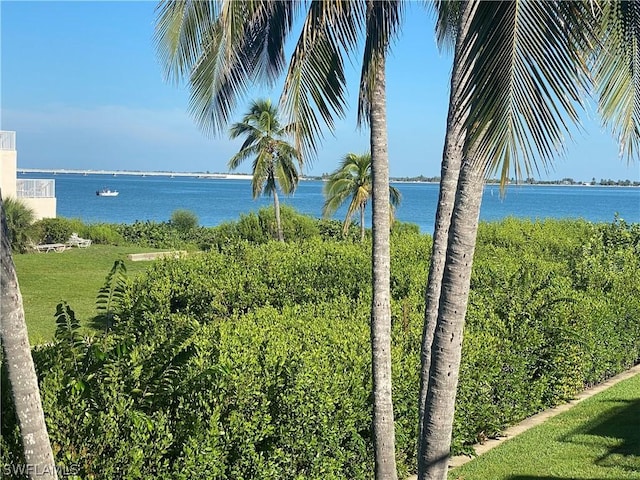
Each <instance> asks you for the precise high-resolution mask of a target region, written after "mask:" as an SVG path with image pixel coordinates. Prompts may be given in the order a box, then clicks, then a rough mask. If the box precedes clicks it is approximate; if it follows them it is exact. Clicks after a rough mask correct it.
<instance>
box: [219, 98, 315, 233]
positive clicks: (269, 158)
mask: <svg viewBox="0 0 640 480" xmlns="http://www.w3.org/2000/svg"><path fill="white" fill-rule="evenodd" d="M290 130H291V127H290V126H286V125H281V124H280V121H279V120H278V110H277V108H276V107H275V106H274V105H272V104H271V101H270V100H257V101H255V102H253V103H252V104H251V105H250V107H249V110H248V112H247V113H246V114H245V116H244V117H243V118H242V121H241V122H238V123H234V124H233V125H232V126H231V129H230V136H231V138H237V137H246V138H245V141H244V143H243V144H242V146H241V147H240V151H239V152H238V153H236V154H235V155H234V156H233V157H231V160H229V168H230V169H231V170H235V169H236V168H238V166H239V165H240V164H241V163H242V162H243V161H244V160H247V159H248V158H253V164H252V170H253V178H252V180H251V187H252V190H253V198H257V197H258V196H259V195H260V194H261V193H262V194H264V195H269V196H273V207H274V210H275V213H276V224H277V234H278V240H280V241H281V242H282V241H284V235H283V234H282V225H281V222H280V203H279V200H278V189H280V190H281V191H282V192H283V193H284V194H286V195H289V194H291V193H293V191H294V190H295V189H296V187H297V186H298V180H299V175H298V168H297V166H296V160H297V163H298V165H299V166H300V167H302V156H301V154H300V152H299V151H298V150H297V149H296V148H295V147H293V146H292V145H291V144H289V143H288V142H287V137H288V136H289V132H290Z"/></svg>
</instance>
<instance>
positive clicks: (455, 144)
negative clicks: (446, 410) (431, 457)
mask: <svg viewBox="0 0 640 480" xmlns="http://www.w3.org/2000/svg"><path fill="white" fill-rule="evenodd" d="M470 10H471V9H470V8H469V7H468V5H467V6H465V8H464V10H463V12H462V18H461V23H460V30H459V33H458V37H457V38H456V47H455V53H454V59H453V71H452V73H451V92H450V96H449V112H448V114H447V133H446V136H445V142H444V151H443V156H442V167H441V172H440V193H439V197H438V208H437V210H436V221H435V229H434V232H433V246H432V250H431V262H430V266H429V279H428V281H427V288H426V293H425V312H424V327H423V331H422V349H421V354H420V360H421V371H420V393H419V397H418V398H419V404H418V469H419V470H421V469H422V467H421V464H422V462H424V461H425V458H424V455H425V449H426V442H427V441H428V439H427V438H426V437H425V436H424V435H423V433H422V429H423V422H424V409H425V403H426V400H427V390H428V384H429V369H430V368H431V352H432V350H431V345H432V343H433V335H434V332H435V329H436V322H437V319H438V305H439V303H440V289H441V286H442V274H443V272H444V263H445V259H446V254H447V239H448V237H449V226H450V224H451V214H452V212H453V205H454V201H455V196H456V190H457V185H458V177H459V174H460V165H461V163H462V157H463V152H464V142H465V131H464V128H463V127H464V123H465V120H466V116H467V115H468V114H467V113H466V112H463V110H462V108H461V96H462V93H461V92H460V89H461V83H462V78H461V77H462V74H463V72H462V44H463V42H464V40H465V38H466V35H467V29H468V28H466V27H468V22H469V17H470Z"/></svg>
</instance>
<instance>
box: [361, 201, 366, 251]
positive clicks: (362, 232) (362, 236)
mask: <svg viewBox="0 0 640 480" xmlns="http://www.w3.org/2000/svg"><path fill="white" fill-rule="evenodd" d="M364 209H365V204H364V203H363V204H362V205H360V241H361V242H364Z"/></svg>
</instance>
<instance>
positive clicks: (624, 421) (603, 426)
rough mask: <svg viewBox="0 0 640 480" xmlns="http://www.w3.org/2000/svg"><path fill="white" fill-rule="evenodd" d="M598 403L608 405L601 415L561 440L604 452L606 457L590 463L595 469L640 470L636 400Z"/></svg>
mask: <svg viewBox="0 0 640 480" xmlns="http://www.w3.org/2000/svg"><path fill="white" fill-rule="evenodd" d="M601 402H602V403H606V404H608V405H607V406H608V407H609V408H608V409H607V411H606V412H605V413H603V414H602V415H600V416H599V417H597V418H595V419H593V420H591V421H590V422H587V423H585V424H584V425H582V426H580V427H579V428H576V429H575V430H573V431H572V432H570V433H568V434H567V435H565V436H564V437H562V438H561V440H562V441H563V442H571V443H577V444H581V445H586V446H591V447H593V448H599V449H606V453H604V454H603V455H600V456H599V457H597V458H596V459H595V460H594V464H595V465H597V466H600V467H614V466H615V467H618V468H622V469H625V470H628V471H633V472H637V471H638V470H639V469H640V399H637V400H601ZM612 444H615V446H613V445H612Z"/></svg>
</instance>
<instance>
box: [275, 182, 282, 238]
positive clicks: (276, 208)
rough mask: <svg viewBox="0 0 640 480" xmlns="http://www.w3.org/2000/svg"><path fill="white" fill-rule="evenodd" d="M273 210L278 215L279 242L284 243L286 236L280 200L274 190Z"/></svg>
mask: <svg viewBox="0 0 640 480" xmlns="http://www.w3.org/2000/svg"><path fill="white" fill-rule="evenodd" d="M273 210H274V211H275V215H276V229H277V231H278V240H280V241H281V242H284V234H283V233H282V222H281V221H280V201H279V199H278V192H277V190H276V189H275V188H274V189H273Z"/></svg>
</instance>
